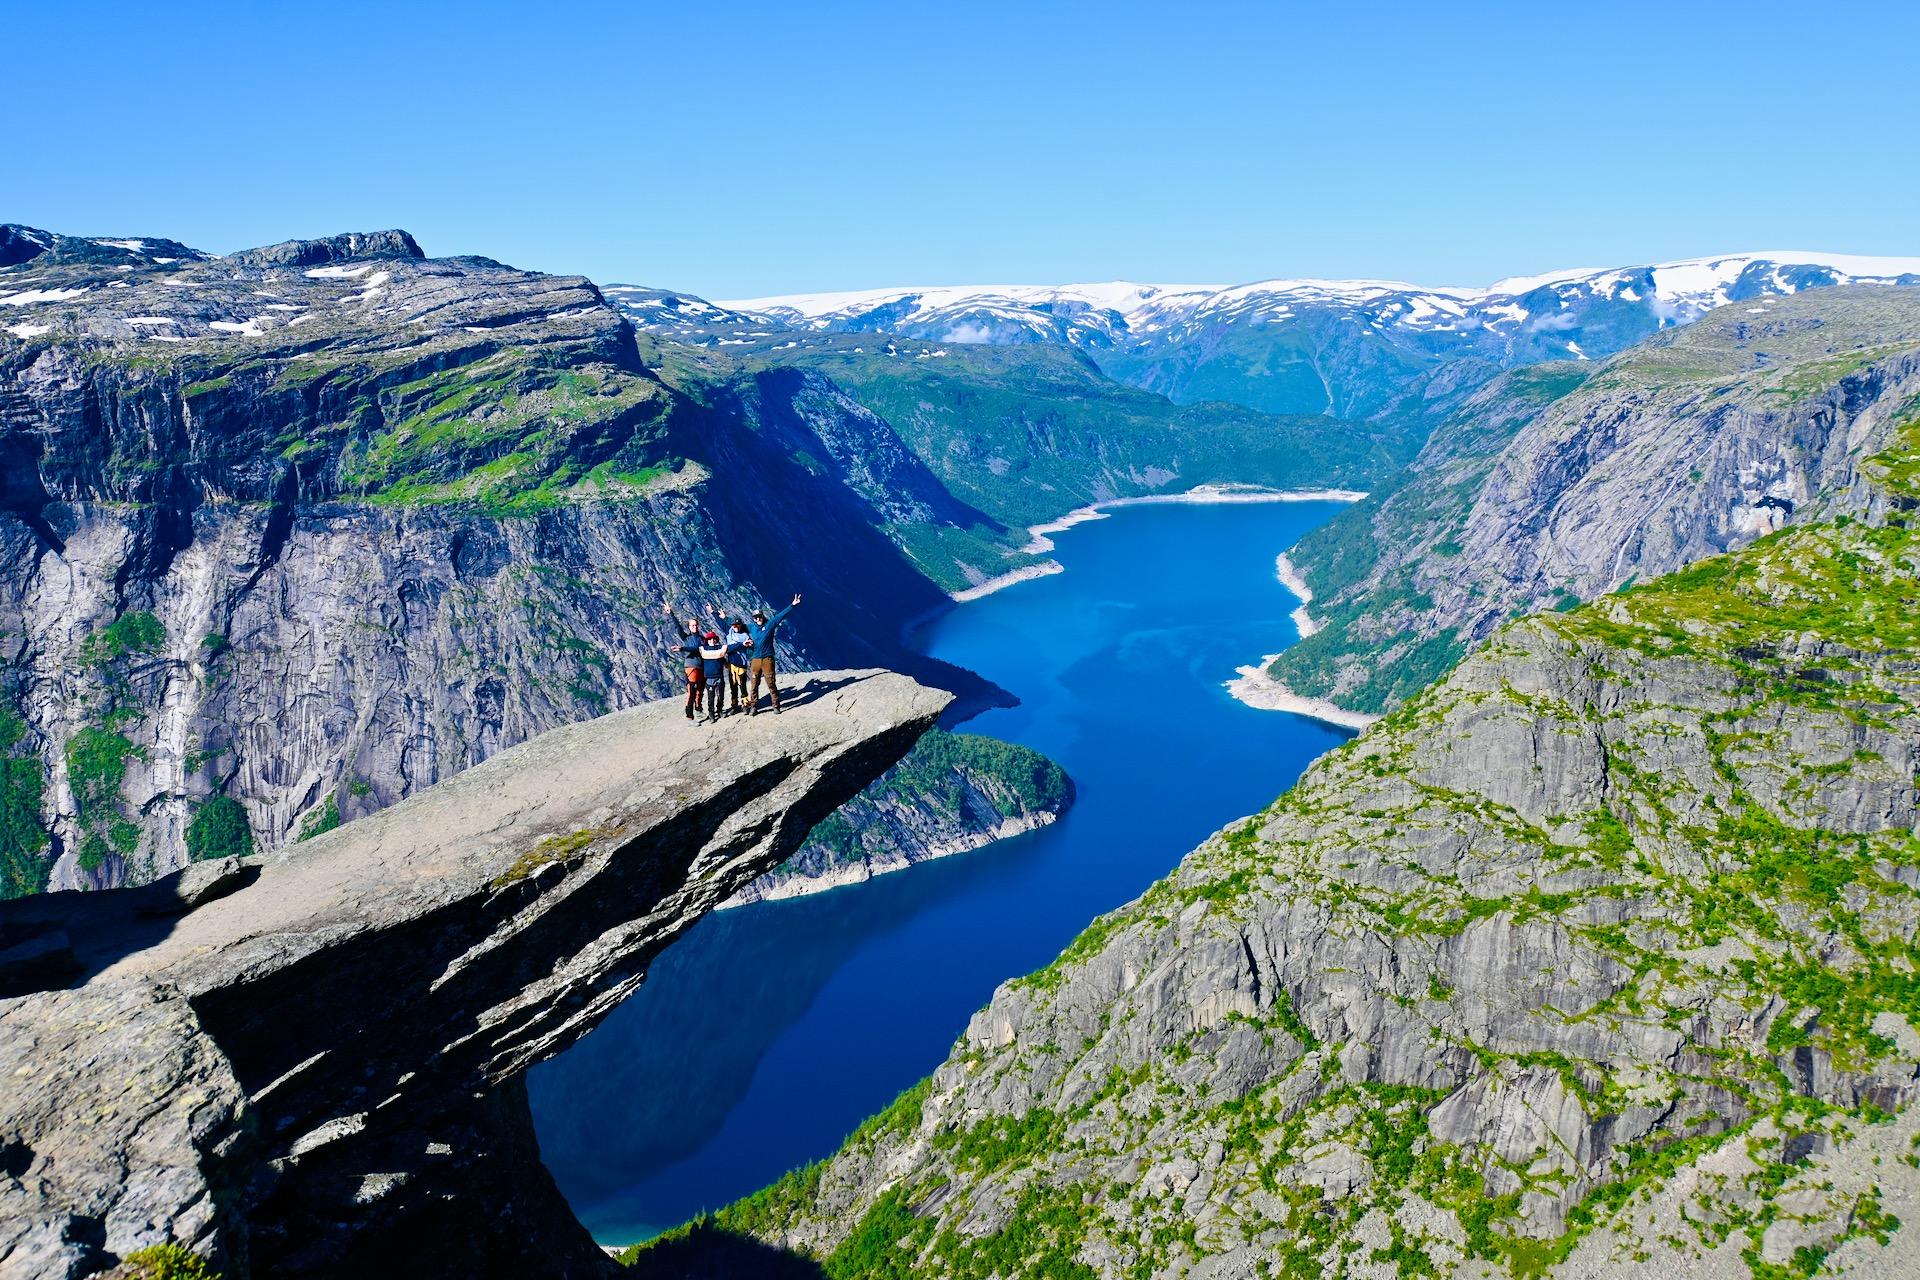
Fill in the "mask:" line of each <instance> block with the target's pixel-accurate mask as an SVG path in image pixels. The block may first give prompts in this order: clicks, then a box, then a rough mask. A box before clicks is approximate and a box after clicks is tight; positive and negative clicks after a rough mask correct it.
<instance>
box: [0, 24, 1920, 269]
mask: <svg viewBox="0 0 1920 1280" xmlns="http://www.w3.org/2000/svg"><path fill="white" fill-rule="evenodd" d="M170 10H172V11H170ZM6 27H7V30H8V34H9V44H10V45H11V46H12V47H11V48H10V49H9V51H8V52H7V54H6V56H5V59H4V61H5V64H6V66H7V75H6V77H5V83H6V86H7V88H6V93H5V99H6V104H7V108H8V110H7V118H8V124H7V140H6V145H5V151H4V160H3V161H0V221H20V222H26V223H29V224H33V225H38V226H45V227H50V228H53V229H55V230H61V231H69V232H77V233H91V234H115V233H117V234H148V235H165V236H170V237H172V238H175V239H179V240H185V241H187V242H188V243H191V244H194V245H197V246H199V247H201V248H205V249H209V250H213V251H230V250H233V249H238V248H243V247H247V246H250V245H254V244H259V243H264V242H270V241H274V240H280V239H287V238H290V237H295V236H310V235H320V234H325V233H329V232H334V231H341V230H359V229H373V228H380V227H387V226H403V227H406V228H407V229H408V230H410V231H412V232H413V233H414V234H415V235H416V236H418V237H419V239H420V241H421V242H422V244H423V245H424V246H425V247H426V249H427V251H428V252H429V253H434V254H452V253H481V254H485V255H487V256H490V257H495V258H499V259H502V260H504V261H508V262H512V263H514V264H516V265H520V266H527V267H536V268H540V269H545V270H552V271H580V272H585V273H587V274H589V275H592V276H594V277H595V278H596V279H599V280H601V281H603V282H613V281H621V282H642V283H651V284H660V285H667V286H672V287H677V288H682V289H687V290H690V291H693V292H697V293H702V294H705V295H707V296H709V297H721V298H726V297H739V296H746V295H752V294H765V293H777V292H791V291H799V290H812V289H829V288H861V287H870V286H878V285H887V284H939V283H1001V282H1024V281H1032V282H1064V281H1077V280H1108V279H1116V278H1126V279H1136V280H1154V281H1164V282H1174V283H1187V282H1191V283H1207V282H1237V281H1244V280H1253V279H1261V278H1266V277H1273V276H1283V275H1290V276H1302V275H1321V276H1379V277H1393V278H1402V279H1412V280H1415V281H1417V282H1420V283H1428V284H1483V283H1487V282H1489V281H1491V280H1492V279H1494V278H1496V277H1499V276H1502V275H1511V274H1519V273H1524V272H1532V271H1539V270H1545V269H1549V268H1556V267H1566V266H1584V265H1596V266H1597V265H1614V264H1621V263H1629V262H1645V261H1652V260H1657V259H1662V258H1672V257H1684V256H1690V255H1695V254H1702V253H1710V252H1716V251H1721V250H1739V249H1772V248H1803V249H1824V250H1831V251H1839V252H1855V253H1900V254H1914V253H1920V164H1916V163H1914V156H1915V154H1916V138H1915V132H1914V130H1915V126H1916V122H1917V121H1920V77H1916V76H1915V75H1914V73H1913V70H1912V50H1913V49H1914V48H1915V47H1920V6H1915V5H1912V4H1907V3H1900V4H1895V3H1886V4H1862V3H1847V2H1845V0H1827V2H1825V3H1821V4H1817V5H1814V4H1794V5H1773V4H1766V3H1748V4H1730V3H1688V2H1687V0H1667V2H1666V3H1661V4H1639V3H1633V2H1628V3H1620V4H1608V5H1598V4H1595V5H1578V4H1576V5H1569V4H1563V3H1555V4H1537V5H1508V4H1472V3H1453V4H1435V3H1431V2H1429V3H1422V4H1400V3H1377V4H1350V5H1340V4H1325V3H1318V4H1312V5H1306V4H1264V5H1255V4H1233V3H1220V4H1212V3H1185V4H1177V5H1176V4H1168V5H1146V4H1128V3H1110V4H1070V3H1058V4H1049V3H1038V2H1031V0H1030V2H1029V3H1024V4H1022V3H1012V4H997V3H976V4H968V5H952V4H949V5H932V4H916V3H899V2H896V3H890V4H879V3H876V4H855V3H846V4H834V3H793V2H792V0H788V2H787V3H783V4H765V5H762V4H758V3H734V4H672V5H668V4H649V3H635V2H632V0H629V2H628V3H622V4H569V3H565V2H563V0H555V2H550V3H543V4H527V3H514V4H491V3H484V2H473V3H464V4H460V5H445V6H439V7H434V6H430V5H415V4H407V3H398V2H393V0H389V3H385V4H380V5H371V4H358V3H342V4H328V5H293V4H265V3H253V4H238V3H233V4H229V3H204V4H196V5H193V6H179V7H178V8H177V10H176V9H175V7H174V6H166V5H156V4H152V3H141V4H116V5H104V4H89V3H84V2H82V3H67V4H60V5H54V4H36V5H31V6H29V5H24V4H22V5H14V6H11V7H10V10H9V12H8V15H7V18H6Z"/></svg>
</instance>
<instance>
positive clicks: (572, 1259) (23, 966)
mask: <svg viewBox="0 0 1920 1280" xmlns="http://www.w3.org/2000/svg"><path fill="white" fill-rule="evenodd" d="M947 701H948V695H945V694H941V693H937V692H934V691H931V690H928V689H925V688H923V687H921V686H918V685H916V684H914V683H913V682H911V681H909V680H907V679H905V678H903V677H900V676H896V675H892V674H888V673H884V672H878V671H849V672H822V673H817V674H815V675H813V676H811V677H808V678H807V679H806V680H805V681H804V682H802V683H801V684H800V687H798V688H797V689H796V693H795V696H793V697H792V699H791V700H790V702H789V705H788V710H787V712H786V714H784V715H782V716H778V717H775V716H761V717H757V718H753V719H746V718H741V719H738V720H735V721H731V722H728V723H725V724H723V725H720V726H717V727H708V726H689V725H688V724H687V722H686V721H685V720H684V719H682V718H681V717H680V714H679V709H678V707H677V706H674V705H672V704H671V703H653V704H649V705H646V706H643V707H639V708H636V709H634V710H630V711H625V712H620V713H617V714H614V715H609V716H606V717H603V718H600V719H596V720H592V721H589V722H586V723H583V724H578V725H574V726H570V727H567V728H563V729H559V730H555V731H553V732H549V733H546V734H544V735H541V736H539V737H537V738H534V739H533V740H531V741H529V742H526V743H524V744H522V745H520V746H517V747H514V748H512V749H510V750H506V751H502V752H501V753H499V754H497V755H495V756H493V757H492V758H490V759H489V760H487V761H486V762H485V763H483V764H480V765H477V766H475V767H474V768H472V769H469V770H467V771H465V772H463V773H461V774H460V775H459V776H457V777H455V778H453V779H451V780H450V781H447V782H445V783H442V784H440V785H438V786H435V787H432V788H429V789H427V790H424V791H422V792H420V793H419V794H417V795H414V796H412V797H410V798H408V799H406V800H404V801H402V802H400V803H398V804H396V805H394V806H392V807H390V808H388V809H385V810H383V811H381V812H380V813H377V814H374V815H371V816H369V817H367V818H364V819H362V820H361V821H359V822H356V823H354V824H352V825H351V826H348V827H344V828H342V829H340V830H337V831H334V832H331V833H329V834H326V835H322V836H319V837H317V838H315V839H313V840H311V841H309V842H306V843H302V844H300V845H298V846H296V847H294V848H291V849H288V850H284V851H280V852H277V853H274V854H270V855H263V856H255V857H252V858H248V859H244V860H237V861H236V862H235V863H233V864H232V865H230V866H224V867H214V868H212V869H208V868H205V867H196V868H194V869H192V870H191V871H189V872H188V873H185V874H186V875H187V876H188V877H191V880H192V882H191V883H187V884H178V883H174V884H167V883H163V884H158V885H153V886H148V887H146V888H142V889H129V890H121V891H108V892H97V893H88V894H69V893H55V894H46V895H41V896H38V897H34V898H29V899H23V900H19V901H16V902H12V903H8V904H5V905H4V907H0V944H4V945H6V946H7V947H8V951H7V952H6V953H5V955H4V956H0V980H4V981H5V982H6V983H8V985H9V987H10V988H11V990H10V994H11V998H9V999H6V1000H4V1001H0V1028H3V1029H0V1046H4V1048H0V1055H4V1058H3V1061H4V1065H5V1067H6V1070H7V1073H8V1074H7V1079H8V1081H9V1084H8V1088H7V1089H6V1090H5V1091H4V1095H0V1133H4V1134H5V1135H6V1145H5V1147H4V1164H3V1165H0V1182H3V1189H0V1274H4V1275H6V1276H9V1277H12V1276H16V1275H17V1276H43V1275H86V1274H92V1273H95V1272H98V1271H102V1270H105V1269H107V1268H109V1267H111V1266H112V1265H114V1263H115V1261H116V1259H118V1258H122V1257H124V1256H126V1255H127V1254H129V1253H132V1252H134V1251H135V1250H137V1249H140V1248H143V1247H146V1246H149V1245H152V1244H155V1243H159V1242H163V1241H167V1240H173V1241H176V1242H178V1243H181V1244H184V1245H187V1246H190V1247H191V1248H192V1249H194V1250H195V1251H196V1252H199V1253H201V1254H202V1255H204V1256H206V1257H208V1258H210V1259H211V1260H213V1262H214V1263H215V1265H216V1266H218V1267H220V1268H222V1269H224V1270H225V1272H226V1274H227V1275H228V1276H229V1277H230V1280H238V1278H239V1277H244V1276H247V1275H254V1274H257V1275H268V1274H271V1275H345V1274H354V1275H390V1274H431V1275H507V1274H516V1275H524V1274H541V1275H592V1274H597V1273H598V1272H599V1271H600V1270H602V1269H603V1268H604V1267H605V1265H606V1264H605V1260H604V1258H603V1257H602V1256H601V1254H600V1253H599V1251H598V1250H597V1249H596V1248H595V1247H594V1246H593V1244H592V1242H591V1240H590V1239H589V1238H588V1237H587V1236H586V1233H585V1232H584V1231H583V1230H582V1229H581V1228H580V1227H579V1225H578V1224H577V1223H576V1222H574V1221H573V1220H572V1218H571V1215H570V1213H568V1211H567V1210H566V1208H565V1205H564V1203H563V1202H562V1201H561V1200H560V1198H559V1196H558V1193H557V1192H556V1191H555V1190H554V1188H553V1187H552V1185H551V1183H550V1181H549V1180H548V1179H547V1178H546V1176H545V1174H544V1171H542V1170H541V1169H540V1167H539V1164H538V1155H537V1150H536V1148H535V1144H534V1141H533V1137H532V1130H531V1127H530V1122H529V1120H528V1117H527V1114H526V1106H525V1097H524V1093H523V1092H522V1091H521V1088H520V1085H519V1077H520V1075H521V1073H522V1072H523V1071H525V1069H526V1068H527V1067H528V1066H529V1065H531V1064H532V1063H534V1062H537V1061H540V1060H542V1059H544V1058H546V1057H549V1056H551V1055H553V1054H555V1053H558V1052H559V1051H560V1050H561V1049H564V1048H565V1047H566V1046H567V1045H569V1044H571V1043H572V1042H573V1041H575V1040H577V1039H578V1038H579V1037H580V1036H582V1035H584V1034H586V1032H587V1031H589V1030H590V1029H591V1028H592V1027H593V1026H594V1025H595V1023H596V1022H598V1021H599V1019H600V1018H602V1017H603V1016H605V1014H606V1013H607V1012H608V1011H609V1010H610V1009H611V1008H612V1007H613V1006H614V1005H616V1004H617V1003H618V1002H619V1001H620V1000H621V999H622V998H624V997H625V996H626V995H628V994H630V993H631V992H632V991H633V990H634V989H635V988H636V987H637V986H638V985H639V983H640V982H641V981H642V980H643V978H644V977H645V974H646V970H647V965H648V963H649V961H650V960H651V959H652V958H653V957H654V956H655V955H657V954H658V953H659V951H660V950H661V949H662V948H664V947H665V946H667V945H669V944H670V943H671V942H672V941H673V939H674V938H676V937H677V936H678V935H679V934H680V933H681V932H683V931H684V930H685V929H686V928H687V927H689V926H690V925H691V924H692V923H693V922H694V921H695V920H697V919H698V918H699V917H700V916H702V915H703V914H705V913H706V912H707V911H708V910H710V909H711V908H712V907H713V906H714V905H715V904H716V903H718V902H720V901H722V900H723V899H725V898H726V897H727V896H729V895H730V894H732V893H733V892H735V891H736V890H738V889H739V888H740V887H741V886H742V885H743V884H746V883H748V882H749V881H751V880H752V879H754V878H755V877H756V876H758V875H760V874H761V873H763V872H764V871H766V870H767V869H768V868H769V867H771V866H773V865H775V864H776V863H778V862H779V861H781V860H782V859H783V858H785V857H786V856H788V855H789V854H790V853H792V851H793V850H794V849H795V848H796V847H798V845H799V844H800V842H801V840H802V839H803V838H804V837H805V835H806V833H807V832H808V831H809V830H810V829H811V828H812V827H813V826H814V825H815V824H816V823H817V822H818V821H819V820H820V819H821V818H822V817H824V816H825V815H826V814H827V813H828V812H830V811H831V810H832V809H833V808H835V807H836V806H837V805H839V804H840V803H841V802H842V801H844V800H846V799H847V798H848V797H849V796H851V795H853V794H854V793H856V792H857V791H858V790H859V789H860V788H861V787H862V786H864V785H865V784H866V783H867V782H869V781H870V780H871V779H872V778H874V777H875V776H876V775H877V774H879V773H880V772H882V771H883V770H885V769H886V768H887V767H888V766H889V765H891V764H892V763H893V762H894V761H896V760H897V759H898V758H899V757H900V756H901V755H902V754H904V753H905V752H906V751H907V750H908V748H909V747H910V746H911V745H912V743H913V741H914V740H915V739H916V738H917V737H918V736H919V735H920V734H921V733H922V732H923V731H924V730H926V729H927V728H928V727H929V726H930V725H931V724H932V723H933V721H934V719H935V717H936V716H937V715H938V714H939V712H940V711H941V709H942V708H943V707H944V706H945V705H946V702H947ZM183 913H184V914H183ZM36 942H37V943H38V944H39V945H38V947H37V949H34V950H33V953H32V955H31V957H29V956H28V954H27V952H26V951H24V950H23V948H26V947H27V946H28V944H33V943H36ZM28 959H30V960H31V963H20V962H21V961H24V960H28ZM23 988H24V990H23Z"/></svg>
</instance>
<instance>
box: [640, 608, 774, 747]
mask: <svg viewBox="0 0 1920 1280" xmlns="http://www.w3.org/2000/svg"><path fill="white" fill-rule="evenodd" d="M799 604H800V597H799V596H798V595H796V596H794V598H793V603H792V604H790V605H788V606H787V607H786V608H784V609H781V610H780V611H779V612H777V613H774V614H771V615H769V614H768V613H767V611H766V610H764V609H755V610H754V611H753V613H752V614H751V615H750V616H749V617H746V618H735V619H734V620H733V621H732V622H731V623H728V622H727V620H726V619H725V618H724V617H723V616H722V615H721V613H720V611H719V610H718V609H715V608H713V607H712V606H708V609H707V612H708V613H709V614H710V615H711V616H712V622H711V624H709V625H707V626H705V627H703V626H702V624H701V622H700V619H699V618H697V617H688V618H685V619H681V618H680V617H678V616H677V615H675V614H674V611H673V607H672V606H671V605H669V606H668V607H667V616H668V617H670V618H673V620H674V622H675V624H676V625H677V626H678V627H679V628H680V644H679V646H678V647H677V648H675V649H674V652H675V653H676V654H678V655H680V656H681V657H683V658H684V659H685V661H686V664H687V719H688V720H695V719H697V718H698V716H699V714H700V709H701V706H702V704H703V703H704V705H705V707H706V713H707V722H708V723H709V724H711V723H713V722H715V721H717V720H719V719H720V717H721V716H722V715H738V714H739V713H740V712H741V711H742V710H745V712H746V713H747V714H748V715H757V714H758V713H759V711H760V681H761V680H763V679H764V680H765V681H766V682H767V693H768V694H769V695H770V696H771V697H772V699H773V709H774V711H775V713H776V714H777V713H778V712H779V710H780V685H779V682H778V677H777V676H776V675H775V673H774V661H773V634H774V631H775V630H776V629H777V628H778V627H779V626H780V623H781V620H782V619H784V618H785V617H786V616H787V615H788V614H789V613H792V612H793V611H794V609H796V608H797V607H799ZM729 696H731V705H728V699H729ZM743 703H744V704H745V706H744V707H743V706H742V704H743Z"/></svg>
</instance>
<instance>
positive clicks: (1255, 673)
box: [1225, 653, 1380, 731]
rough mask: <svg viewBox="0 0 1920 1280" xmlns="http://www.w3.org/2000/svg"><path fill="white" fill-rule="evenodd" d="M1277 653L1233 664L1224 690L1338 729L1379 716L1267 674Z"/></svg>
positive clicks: (1257, 704)
mask: <svg viewBox="0 0 1920 1280" xmlns="http://www.w3.org/2000/svg"><path fill="white" fill-rule="evenodd" d="M1279 656H1280V655H1279V654H1277V653H1270V654H1268V655H1267V656H1266V657H1264V658H1262V659H1260V662H1259V665H1258V666H1246V667H1237V668H1235V670H1236V672H1237V675H1236V676H1235V678H1234V679H1232V680H1228V681H1226V682H1225V688H1226V690H1227V692H1228V693H1230V694H1232V695H1233V696H1234V698H1235V699H1237V700H1238V701H1240V702H1243V703H1245V704H1246V705H1247V706H1249V707H1253V708H1255V709H1256V710H1260V711H1289V712H1292V713H1293V714H1294V715H1297V716H1306V717H1308V718H1309V719H1313V720H1318V721H1320V722H1322V723H1323V724H1330V725H1334V726H1335V727H1337V728H1341V729H1353V730H1355V731H1358V730H1361V729H1365V728H1366V727H1367V726H1368V725H1370V724H1372V723H1373V722H1374V721H1376V720H1378V719H1379V718H1380V717H1379V716H1377V715H1371V714H1369V713H1367V712H1365V711H1349V710H1347V708H1345V707H1343V706H1340V705H1339V704H1338V703H1334V702H1328V701H1327V700H1326V699H1325V698H1309V697H1306V696H1305V695H1303V694H1298V693H1295V692H1294V691H1293V690H1292V689H1290V688H1288V687H1287V685H1286V684H1285V683H1284V682H1283V681H1280V680H1276V679H1275V678H1274V677H1273V676H1271V675H1268V674H1267V664H1269V663H1271V662H1272V661H1273V660H1274V659H1275V658H1277V657H1279Z"/></svg>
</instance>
